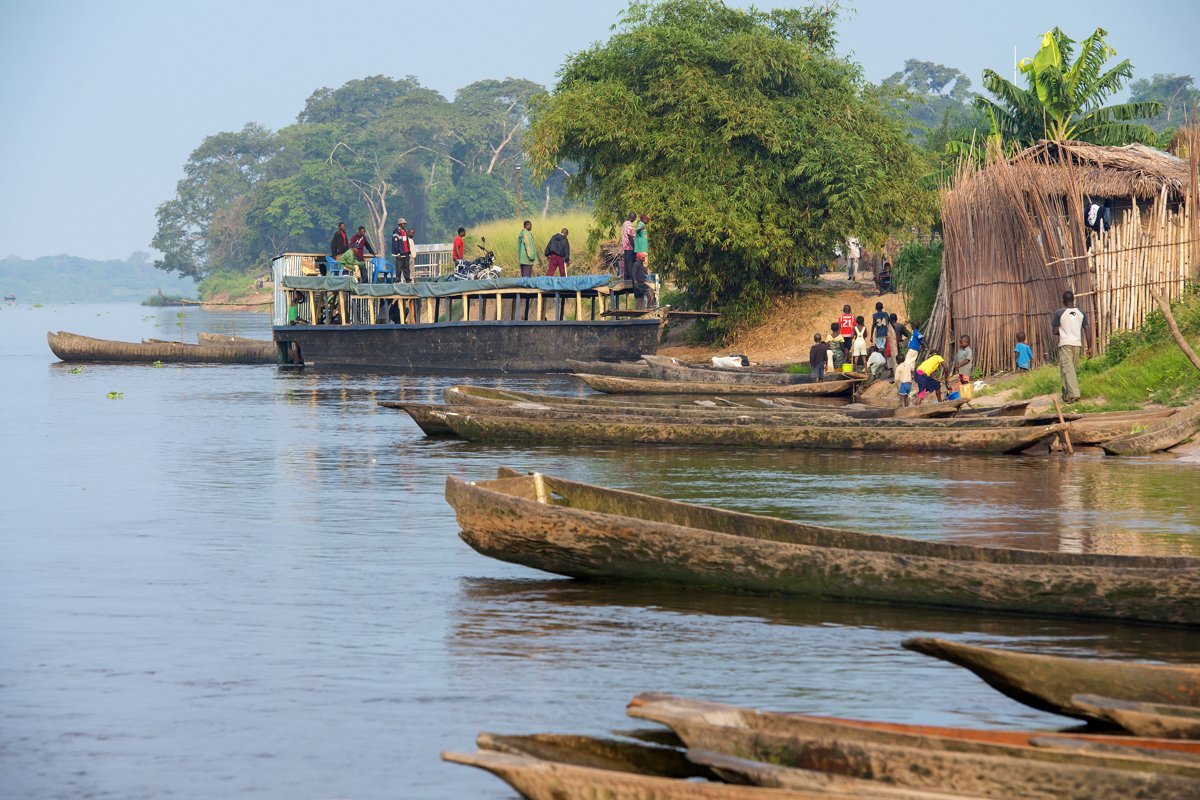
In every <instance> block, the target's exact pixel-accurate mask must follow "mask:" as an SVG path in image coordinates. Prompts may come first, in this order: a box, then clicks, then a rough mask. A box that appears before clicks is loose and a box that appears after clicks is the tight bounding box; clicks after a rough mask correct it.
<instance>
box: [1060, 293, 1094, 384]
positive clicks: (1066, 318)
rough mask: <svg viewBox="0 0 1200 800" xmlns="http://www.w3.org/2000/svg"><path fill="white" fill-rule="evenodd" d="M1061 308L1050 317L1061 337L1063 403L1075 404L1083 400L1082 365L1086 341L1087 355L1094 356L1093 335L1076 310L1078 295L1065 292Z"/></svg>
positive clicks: (1081, 315) (1081, 314)
mask: <svg viewBox="0 0 1200 800" xmlns="http://www.w3.org/2000/svg"><path fill="white" fill-rule="evenodd" d="M1062 299H1063V304H1062V308H1059V309H1058V310H1056V311H1055V312H1054V316H1053V317H1051V322H1050V325H1051V328H1053V330H1054V335H1055V336H1057V337H1058V373H1059V375H1061V376H1062V396H1063V402H1066V403H1074V402H1076V401H1077V400H1079V398H1080V397H1081V393H1080V391H1079V376H1078V374H1077V371H1078V369H1079V362H1080V356H1081V353H1083V349H1084V340H1085V337H1086V341H1087V355H1088V356H1091V354H1092V331H1091V329H1090V328H1088V326H1087V316H1086V315H1084V313H1083V312H1082V311H1080V310H1079V309H1078V308H1076V306H1075V293H1074V292H1072V291H1070V290H1068V291H1065V292H1063V296H1062Z"/></svg>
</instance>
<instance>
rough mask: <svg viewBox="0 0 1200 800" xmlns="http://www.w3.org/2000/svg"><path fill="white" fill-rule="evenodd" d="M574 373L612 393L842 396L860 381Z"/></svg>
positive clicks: (591, 385)
mask: <svg viewBox="0 0 1200 800" xmlns="http://www.w3.org/2000/svg"><path fill="white" fill-rule="evenodd" d="M575 377H577V378H579V379H580V380H582V381H583V382H584V383H586V384H587V385H588V386H590V387H592V388H593V389H595V390H596V391H598V392H607V393H609V394H709V395H716V394H750V395H796V396H800V397H840V396H842V395H847V394H850V393H851V392H852V391H853V390H854V386H855V384H856V383H857V381H853V380H846V379H844V378H839V379H836V380H828V381H821V382H820V383H796V384H788V385H784V386H772V385H763V384H753V383H695V382H691V381H664V380H656V379H652V378H620V377H617V376H615V375H587V374H581V373H576V374H575Z"/></svg>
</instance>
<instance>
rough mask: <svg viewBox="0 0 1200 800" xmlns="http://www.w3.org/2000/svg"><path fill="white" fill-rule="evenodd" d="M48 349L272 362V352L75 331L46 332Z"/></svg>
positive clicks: (126, 358) (139, 358)
mask: <svg viewBox="0 0 1200 800" xmlns="http://www.w3.org/2000/svg"><path fill="white" fill-rule="evenodd" d="M46 342H47V343H48V344H49V345H50V350H51V352H53V353H54V355H56V356H58V357H59V358H60V359H61V360H63V361H70V362H76V361H101V362H115V363H121V362H129V363H138V364H153V363H154V362H155V361H161V362H162V363H164V364H274V363H275V354H274V353H273V352H272V354H271V356H270V357H269V358H268V357H267V356H266V355H265V354H263V353H260V352H257V351H249V350H245V349H242V348H236V347H223V346H219V345H208V344H180V343H178V342H118V341H113V340H110V339H93V338H91V337H89V336H80V335H79V334H75V333H68V332H66V331H58V332H57V333H47V334H46Z"/></svg>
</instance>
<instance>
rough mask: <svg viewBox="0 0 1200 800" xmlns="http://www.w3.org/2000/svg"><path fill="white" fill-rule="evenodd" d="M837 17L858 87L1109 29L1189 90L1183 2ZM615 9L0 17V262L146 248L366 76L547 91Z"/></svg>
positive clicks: (601, 3) (1192, 45) (460, 0)
mask: <svg viewBox="0 0 1200 800" xmlns="http://www.w3.org/2000/svg"><path fill="white" fill-rule="evenodd" d="M736 4H737V5H748V4H747V3H736ZM758 5H759V6H761V7H771V6H783V5H796V4H791V3H784V2H776V3H771V2H769V0H767V2H760V3H758ZM843 5H844V6H848V12H847V14H846V15H845V16H844V18H843V21H842V23H841V25H840V27H839V38H840V46H839V47H840V49H841V50H842V51H843V52H848V53H852V54H853V57H854V58H855V60H857V61H858V62H859V63H861V64H862V65H863V68H864V71H865V73H866V75H867V77H868V78H870V79H872V80H879V79H881V78H883V77H885V76H887V75H890V74H891V73H893V72H895V71H897V70H898V69H900V67H901V66H902V64H903V62H904V60H905V59H907V58H918V59H921V60H926V61H935V62H939V63H942V64H945V65H947V66H952V67H956V68H958V69H961V70H963V71H964V72H965V73H967V75H968V76H969V77H970V78H971V79H972V81H973V83H974V85H975V86H976V87H978V85H979V73H980V71H981V70H982V69H983V68H984V67H991V68H992V69H996V70H997V71H1011V69H1012V58H1013V47H1014V45H1015V46H1016V47H1017V48H1018V50H1019V52H1020V54H1021V55H1022V56H1024V55H1029V54H1032V52H1033V51H1034V50H1035V49H1036V48H1037V45H1038V41H1039V39H1040V35H1041V34H1042V33H1043V32H1044V31H1046V30H1048V29H1049V28H1051V27H1053V26H1054V25H1056V24H1057V25H1060V26H1062V27H1063V28H1064V29H1065V30H1066V31H1067V32H1068V33H1070V34H1071V35H1073V36H1075V37H1076V38H1081V37H1083V36H1085V35H1087V34H1088V33H1090V32H1091V31H1092V29H1094V28H1095V27H1096V26H1102V27H1105V28H1107V29H1108V31H1109V33H1110V41H1111V43H1112V44H1113V46H1114V47H1116V49H1117V51H1118V54H1119V57H1121V58H1125V57H1128V58H1131V59H1132V60H1133V63H1134V66H1135V69H1136V75H1138V76H1140V77H1149V76H1150V75H1152V74H1153V73H1155V72H1173V73H1184V74H1190V75H1194V76H1197V78H1198V79H1200V53H1198V50H1197V47H1196V32H1197V31H1198V30H1200V2H1196V0H1191V1H1190V2H1189V1H1188V0H1158V1H1157V2H1155V1H1153V0H1151V1H1149V2H1140V3H1133V2H1129V1H1128V0H1124V1H1123V2H1115V1H1114V0H1086V2H1078V1H1077V2H1071V3H1066V2H1049V1H1047V0H1043V1H1042V2H1034V1H1033V0H1009V2H1004V3H999V4H992V3H964V2H961V1H960V2H942V1H941V0H928V1H927V2H907V3H903V2H885V1H884V0H858V1H857V2H853V1H852V2H850V3H844V4H843ZM625 6H626V3H625V2H624V0H588V2H574V0H559V2H547V0H521V1H520V2H517V3H511V4H503V5H502V4H499V3H495V2H487V1H486V0H457V1H456V0H449V1H448V2H441V3H428V2H422V3H409V2H396V0H391V2H378V1H377V0H356V2H354V3H328V2H313V1H312V0H289V2H277V1H276V0H241V2H232V1H231V0H211V2H198V1H197V0H175V2H140V1H138V0H127V1H125V2H115V1H113V0H96V1H95V2H90V1H85V0H79V1H78V2H63V1H62V0H3V4H2V6H0V74H3V76H4V77H3V80H2V81H0V107H2V108H4V109H5V110H6V111H7V114H8V119H7V124H6V125H4V126H3V129H2V130H0V167H2V170H3V171H2V174H3V184H2V185H3V190H2V191H0V257H3V256H5V255H9V254H15V255H19V256H23V257H26V258H34V257H37V256H41V255H52V254H58V253H70V254H72V255H79V256H85V257H89V258H123V257H125V256H127V255H129V254H130V253H131V252H133V251H135V250H148V249H149V242H150V238H151V237H152V236H153V234H154V227H155V220H154V210H155V208H156V207H157V206H158V204H159V203H161V202H163V201H164V200H167V199H168V198H170V197H171V195H172V193H173V191H174V186H175V182H176V181H177V180H179V178H180V177H181V176H182V167H183V164H184V162H185V161H186V159H187V157H188V154H189V153H190V152H191V151H192V150H193V149H194V148H195V147H196V146H197V145H198V144H199V143H200V142H201V140H202V139H203V138H204V137H205V136H207V135H209V134H212V133H216V132H218V131H223V130H236V129H239V128H241V127H242V126H243V125H244V124H245V123H247V122H258V123H261V124H263V125H266V126H268V127H270V128H279V127H282V126H284V125H287V124H288V123H290V122H291V121H293V120H294V118H295V116H296V114H297V113H298V112H299V111H300V109H301V107H302V106H303V104H304V100H305V98H307V97H308V95H309V94H311V93H312V92H313V91H314V90H315V89H317V88H320V87H336V86H340V85H341V84H343V83H345V82H346V81H348V80H351V79H353V78H358V77H363V76H365V75H375V74H385V75H391V76H402V75H410V74H411V75H415V76H417V77H418V78H419V79H420V80H421V81H422V82H423V83H424V84H425V85H427V86H430V87H432V88H435V89H437V90H439V91H441V92H442V93H443V94H446V95H447V96H452V95H453V93H454V91H455V90H456V89H457V88H459V87H461V86H464V85H466V84H468V83H471V82H473V81H476V80H480V79H483V78H502V77H506V76H514V77H523V78H529V79H531V80H535V81H538V82H539V83H543V84H547V85H549V84H552V83H553V81H554V76H555V73H556V71H557V70H558V67H559V65H560V64H561V63H562V61H563V58H564V56H565V55H566V54H568V53H570V52H574V51H576V50H579V49H581V48H583V47H586V46H587V45H588V44H590V43H592V42H594V41H597V40H602V39H604V38H606V37H607V36H608V33H609V27H610V26H611V25H612V24H613V22H614V21H615V20H616V19H617V17H618V15H619V13H620V11H621V10H622V9H623V8H624V7H625ZM1005 74H1007V72H1006V73H1005Z"/></svg>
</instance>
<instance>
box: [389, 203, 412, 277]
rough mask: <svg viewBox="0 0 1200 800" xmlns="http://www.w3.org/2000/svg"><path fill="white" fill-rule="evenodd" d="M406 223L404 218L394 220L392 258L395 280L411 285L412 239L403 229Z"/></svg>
mask: <svg viewBox="0 0 1200 800" xmlns="http://www.w3.org/2000/svg"><path fill="white" fill-rule="evenodd" d="M407 222H408V220H406V219H405V218H404V217H401V218H400V219H398V220H396V230H394V231H392V256H393V257H395V259H396V278H397V279H398V280H401V281H403V282H404V283H412V239H410V238H409V237H408V231H406V230H405V229H404V226H405V224H406V223H407Z"/></svg>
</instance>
